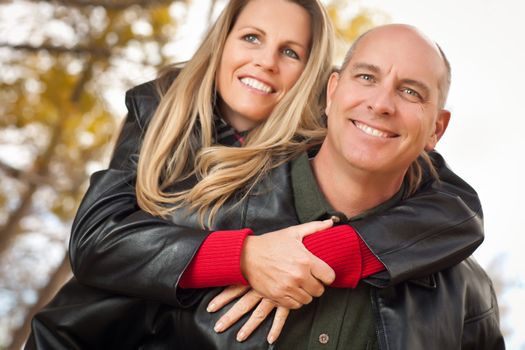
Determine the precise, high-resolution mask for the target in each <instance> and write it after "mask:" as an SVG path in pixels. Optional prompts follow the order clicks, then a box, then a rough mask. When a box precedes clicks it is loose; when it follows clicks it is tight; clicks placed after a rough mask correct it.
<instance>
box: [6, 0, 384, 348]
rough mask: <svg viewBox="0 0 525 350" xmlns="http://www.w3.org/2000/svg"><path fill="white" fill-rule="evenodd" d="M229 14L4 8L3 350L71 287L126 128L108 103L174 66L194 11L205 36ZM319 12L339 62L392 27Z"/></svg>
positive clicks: (19, 3)
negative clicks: (88, 203) (91, 214)
mask: <svg viewBox="0 0 525 350" xmlns="http://www.w3.org/2000/svg"><path fill="white" fill-rule="evenodd" d="M224 3H225V1H224V0H223V1H220V0H219V1H218V0H209V1H205V2H203V1H201V2H199V4H198V5H196V4H194V3H192V1H190V0H186V1H183V0H171V1H166V0H157V1H155V0H51V1H36V0H11V1H9V0H0V349H1V348H9V349H19V348H20V347H21V346H22V345H23V343H24V341H25V339H26V337H27V335H28V332H29V322H30V319H31V317H32V315H33V313H34V312H35V311H36V310H38V309H40V308H41V307H42V305H44V304H45V303H47V302H48V301H49V299H50V298H51V297H52V296H53V295H54V294H55V292H56V290H57V289H58V288H59V287H60V286H61V285H62V284H63V283H64V282H65V281H66V280H67V279H68V278H69V277H70V275H71V272H70V268H69V261H68V259H67V254H66V251H67V240H68V235H69V228H70V225H71V222H72V220H73V218H74V215H75V211H76V209H77V206H78V204H79V201H80V199H81V198H82V196H83V193H84V191H85V190H86V188H87V184H88V178H89V175H90V174H91V173H92V172H94V171H96V170H98V169H101V168H103V167H104V166H105V165H106V163H107V160H108V155H109V153H110V151H111V144H112V140H114V138H115V136H116V134H117V132H118V129H119V123H120V121H121V119H122V117H123V115H122V113H120V112H119V111H117V110H116V109H115V108H114V105H115V101H113V100H112V99H115V98H118V99H121V101H123V100H124V92H125V90H126V89H128V88H130V87H132V86H134V85H136V84H138V83H141V82H143V80H140V79H137V77H150V78H151V77H154V75H155V72H156V71H157V70H158V69H159V68H160V67H162V66H164V65H166V64H168V63H173V62H176V61H178V60H180V59H179V58H178V54H180V52H175V51H176V50H174V43H175V41H176V40H177V38H176V37H177V35H176V34H177V33H178V31H179V30H180V28H181V27H182V26H184V25H185V23H186V21H185V20H186V19H187V15H188V11H189V10H190V8H191V7H192V6H193V7H195V6H198V7H199V8H197V9H196V11H198V12H199V13H201V14H202V16H203V17H205V18H206V19H207V21H208V25H209V23H210V22H211V21H212V19H213V18H214V14H216V13H217V12H218V10H219V9H220V8H222V6H223V5H224ZM324 3H325V5H326V6H327V9H328V12H329V14H330V16H331V18H332V20H333V22H334V25H335V27H336V30H337V34H338V38H339V39H338V40H339V46H338V55H339V59H340V58H341V56H342V55H343V54H344V52H345V50H346V49H347V48H348V44H349V43H350V42H352V40H354V39H355V38H356V37H357V36H358V35H359V34H361V33H362V32H364V31H366V30H367V29H369V28H371V27H372V26H374V25H377V24H381V23H385V22H387V21H388V17H387V16H386V15H384V14H382V13H378V12H377V11H374V12H372V11H370V10H367V9H366V8H363V7H361V6H359V2H356V1H352V2H351V4H350V2H349V1H347V0H326V1H324ZM193 10H194V11H195V8H194V9H193ZM184 55H185V57H190V55H191V52H185V53H184ZM132 72H133V73H132ZM137 72H139V73H140V74H139V73H137Z"/></svg>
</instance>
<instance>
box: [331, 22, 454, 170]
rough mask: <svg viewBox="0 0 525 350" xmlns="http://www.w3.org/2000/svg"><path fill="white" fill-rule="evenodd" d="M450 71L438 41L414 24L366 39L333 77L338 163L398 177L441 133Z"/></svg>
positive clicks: (333, 136) (374, 33) (445, 119)
mask: <svg viewBox="0 0 525 350" xmlns="http://www.w3.org/2000/svg"><path fill="white" fill-rule="evenodd" d="M444 72H445V67H444V63H443V60H442V58H441V56H440V55H439V53H438V51H437V48H436V47H435V46H434V44H432V43H430V42H428V41H426V39H423V38H422V37H421V36H419V34H416V33H415V32H414V31H413V30H412V29H408V28H406V27H401V26H399V27H396V26H391V27H390V26H389V27H383V28H379V29H376V30H374V31H372V32H370V33H369V34H367V35H366V36H365V37H363V38H362V40H361V41H360V43H359V44H358V46H357V48H356V51H355V53H354V55H353V57H352V58H351V60H350V62H349V64H348V65H347V67H346V68H345V70H344V71H343V72H341V74H337V73H334V74H333V75H332V76H331V77H330V80H329V83H328V93H327V108H326V114H327V116H328V135H327V138H326V140H325V142H327V143H328V144H327V146H328V147H329V148H330V149H331V152H335V153H336V157H337V158H338V159H339V161H343V162H347V164H348V165H349V166H352V167H354V168H358V169H361V170H364V171H367V172H376V173H377V172H380V173H381V174H387V175H388V176H396V178H399V177H402V176H404V174H405V172H406V170H407V169H408V167H409V165H410V164H411V163H412V162H413V161H414V160H415V159H416V158H417V157H418V155H419V154H420V153H421V152H422V151H423V150H424V149H426V150H431V149H433V148H434V146H435V145H436V143H437V141H438V139H439V138H440V137H441V135H442V133H443V132H444V130H445V128H446V126H447V124H448V120H449V117H450V113H448V112H447V111H445V110H442V109H440V107H439V106H438V103H439V83H440V79H442V77H443V74H444Z"/></svg>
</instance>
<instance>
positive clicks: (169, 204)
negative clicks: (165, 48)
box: [136, 0, 333, 225]
mask: <svg viewBox="0 0 525 350" xmlns="http://www.w3.org/2000/svg"><path fill="white" fill-rule="evenodd" d="M249 1H250V0H232V1H230V2H229V4H228V5H227V7H226V8H225V10H224V11H223V12H222V14H221V15H220V16H219V18H218V19H217V21H216V23H215V24H214V25H213V26H212V28H211V29H210V31H209V33H208V35H207V36H206V38H205V40H204V41H203V43H202V44H201V45H200V47H199V48H198V50H197V51H196V53H195V54H194V56H193V58H192V59H191V60H190V61H188V62H187V63H186V64H185V66H184V67H183V68H182V69H181V71H180V73H179V75H178V77H177V78H176V79H175V81H174V82H173V83H172V84H170V85H169V88H168V89H167V90H166V91H165V93H164V94H163V97H162V99H161V101H160V104H159V106H158V108H157V110H156V112H155V114H154V116H153V118H152V120H151V123H150V126H149V128H148V129H147V132H146V134H145V137H144V142H143V145H142V149H141V153H140V157H139V163H138V169H137V183H136V193H137V199H138V203H139V205H140V207H141V208H142V209H144V210H146V211H148V212H150V213H151V214H153V215H157V216H163V217H165V216H167V215H168V214H169V213H170V212H172V211H174V210H177V209H179V208H187V209H189V210H190V211H197V212H198V213H199V214H200V217H201V223H203V222H204V219H205V217H206V216H207V217H208V220H207V224H208V225H210V224H211V222H212V220H213V217H214V216H215V215H216V213H217V210H218V209H219V208H220V207H221V206H222V205H223V204H224V203H225V201H226V200H227V199H228V198H230V197H231V196H232V195H233V194H234V193H236V192H238V191H241V192H240V193H241V194H242V195H247V194H248V193H249V191H250V190H251V189H252V188H253V186H254V185H255V184H256V183H257V182H258V181H259V180H260V179H261V178H262V177H263V176H264V175H265V174H267V173H268V171H269V170H271V169H273V168H275V167H276V166H278V165H280V164H282V163H283V162H286V161H288V160H290V159H291V158H293V157H295V156H296V155H298V154H299V153H300V152H302V151H304V150H305V149H307V148H308V147H309V146H311V145H315V144H320V143H321V142H322V140H323V139H324V136H325V133H326V129H325V128H324V127H323V126H322V123H321V120H320V115H321V114H322V98H323V94H322V92H323V88H324V85H325V82H326V81H327V78H328V75H329V74H330V72H331V67H332V50H333V29H332V27H331V22H330V20H329V19H328V17H327V14H326V12H325V10H324V8H323V5H322V4H320V3H319V1H318V0H289V1H291V2H293V3H296V4H298V5H300V6H302V7H303V8H305V9H306V10H307V11H308V13H309V14H310V16H311V20H310V23H311V26H312V38H311V44H310V53H309V59H308V62H307V64H306V66H305V69H304V71H303V73H302V74H301V76H300V77H299V79H298V81H297V82H296V83H295V85H294V86H293V88H292V89H290V91H288V93H287V94H286V95H285V96H284V97H283V98H282V100H281V101H280V102H279V103H278V104H277V105H276V107H275V108H274V110H273V112H272V113H271V115H270V116H269V117H268V119H267V120H266V121H264V122H263V123H261V124H260V125H259V126H257V127H256V128H255V129H253V130H252V131H251V132H250V134H249V135H248V137H247V139H246V142H245V144H244V146H243V147H240V148H237V147H225V146H221V145H214V144H213V142H214V140H213V132H214V130H213V127H214V121H213V112H214V103H215V96H214V94H215V75H216V72H217V69H218V67H219V63H220V59H221V56H222V52H223V48H224V44H225V41H226V38H227V36H228V34H229V32H230V30H231V29H232V27H233V25H234V23H235V20H236V19H237V17H238V15H239V13H240V12H241V11H242V9H243V8H244V7H245V6H246V4H247V3H248V2H249ZM173 69H174V68H173ZM173 69H171V70H168V72H171V73H172V72H173ZM170 75H173V74H170V73H168V74H167V75H165V76H164V77H165V78H164V80H166V79H169V77H170ZM162 80H163V78H162V77H161V79H160V81H161V84H162ZM192 176H196V178H197V180H198V182H197V184H196V185H195V186H194V187H193V188H190V189H187V190H180V191H170V186H171V185H173V184H174V183H176V182H179V181H183V180H186V179H188V178H189V177H192Z"/></svg>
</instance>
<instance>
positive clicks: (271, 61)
mask: <svg viewBox="0 0 525 350" xmlns="http://www.w3.org/2000/svg"><path fill="white" fill-rule="evenodd" d="M278 54H279V51H278V49H276V48H274V47H271V46H266V47H264V48H261V50H258V51H257V52H256V53H255V57H254V61H255V65H256V66H258V67H261V68H262V69H264V70H267V71H271V72H277V70H278V65H277V60H278Z"/></svg>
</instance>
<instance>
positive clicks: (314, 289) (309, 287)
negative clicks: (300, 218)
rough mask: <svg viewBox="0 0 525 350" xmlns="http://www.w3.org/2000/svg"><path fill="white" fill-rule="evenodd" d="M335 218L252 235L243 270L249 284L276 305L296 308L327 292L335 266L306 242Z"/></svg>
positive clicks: (248, 239) (243, 262) (247, 244)
mask: <svg viewBox="0 0 525 350" xmlns="http://www.w3.org/2000/svg"><path fill="white" fill-rule="evenodd" d="M332 225H333V222H332V220H325V221H312V222H309V223H306V224H302V225H297V226H291V227H288V228H285V229H282V230H279V231H274V232H270V233H266V234H264V235H260V236H249V237H247V238H246V240H245V245H244V248H243V250H242V255H241V271H242V273H243V275H244V277H245V278H246V280H247V281H248V283H249V284H250V286H251V287H252V288H253V289H255V290H256V291H257V292H259V293H260V294H261V296H262V297H265V298H268V299H270V300H272V301H273V302H274V303H275V304H276V305H277V306H284V307H285V308H288V309H297V308H300V307H301V306H303V305H305V304H308V303H310V302H311V301H312V299H313V297H319V296H321V295H322V294H323V293H324V286H325V285H329V284H331V283H332V282H333V281H334V279H335V273H334V270H332V268H331V267H330V266H329V265H328V264H326V263H325V262H324V261H322V260H321V259H319V258H318V257H316V256H315V255H313V254H312V253H310V252H309V251H308V250H307V249H306V248H305V246H304V245H303V242H302V241H303V238H304V237H305V236H307V235H309V234H312V233H315V232H317V231H321V230H324V229H327V228H329V227H331V226H332Z"/></svg>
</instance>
